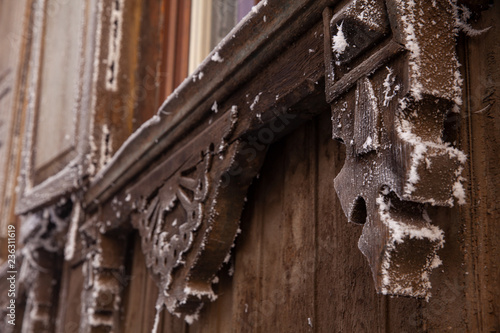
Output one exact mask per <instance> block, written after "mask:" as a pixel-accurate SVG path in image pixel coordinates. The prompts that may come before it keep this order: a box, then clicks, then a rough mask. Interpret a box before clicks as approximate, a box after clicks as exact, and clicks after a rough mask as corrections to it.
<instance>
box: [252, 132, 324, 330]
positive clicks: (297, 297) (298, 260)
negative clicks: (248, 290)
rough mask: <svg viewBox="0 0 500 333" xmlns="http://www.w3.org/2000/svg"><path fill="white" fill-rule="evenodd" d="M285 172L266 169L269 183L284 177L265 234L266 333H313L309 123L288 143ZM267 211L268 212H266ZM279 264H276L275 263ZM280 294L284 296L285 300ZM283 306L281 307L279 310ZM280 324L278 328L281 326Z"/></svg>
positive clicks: (313, 167)
mask: <svg viewBox="0 0 500 333" xmlns="http://www.w3.org/2000/svg"><path fill="white" fill-rule="evenodd" d="M281 154H283V155H284V161H283V164H282V168H273V169H268V170H266V172H269V173H270V177H276V173H277V172H281V173H283V175H284V178H283V181H284V182H283V185H282V188H281V189H280V188H279V187H275V188H269V189H267V191H266V192H265V193H261V194H260V195H259V196H258V198H259V200H264V198H266V197H268V195H269V193H271V191H280V192H282V193H283V194H282V202H281V210H277V211H275V214H272V213H269V211H270V210H269V209H266V210H265V211H264V212H263V214H264V229H263V231H262V233H263V234H262V239H263V241H262V254H263V256H262V259H261V265H262V268H261V269H262V280H263V281H264V283H263V284H262V297H261V304H260V305H259V309H260V311H261V313H262V314H263V315H265V317H264V318H263V325H262V331H264V332H266V331H270V330H272V329H275V328H276V327H277V325H278V327H279V329H280V330H282V331H287V332H292V331H300V332H309V331H313V328H314V317H315V312H314V302H315V299H314V296H315V295H314V280H315V270H316V267H315V227H316V226H315V221H316V217H315V199H316V198H315V194H316V193H315V172H316V165H315V161H316V156H315V154H316V146H315V126H314V123H307V124H306V125H304V126H302V127H301V128H299V129H298V130H296V131H295V132H294V133H293V134H292V135H290V136H289V137H287V138H286V139H285V145H284V149H283V150H282V152H281ZM266 208H267V207H266ZM274 256H275V257H276V258H273V257H274ZM280 291H282V292H283V293H282V294H281V293H280ZM280 303H281V304H280ZM277 323H278V324H277Z"/></svg>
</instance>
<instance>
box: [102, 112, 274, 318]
mask: <svg viewBox="0 0 500 333" xmlns="http://www.w3.org/2000/svg"><path fill="white" fill-rule="evenodd" d="M237 122H238V111H237V108H236V107H232V108H231V110H230V111H228V112H226V113H225V114H224V115H223V116H222V117H221V118H218V119H217V120H216V121H215V122H213V123H212V124H211V125H210V126H209V127H208V128H207V129H206V130H205V131H204V132H202V133H201V134H200V135H198V136H197V137H196V138H195V139H194V140H193V141H191V142H190V144H189V145H188V146H186V147H185V148H184V149H182V150H180V151H178V152H177V153H176V154H174V155H173V156H171V157H170V158H168V159H166V160H165V161H164V162H162V163H161V164H160V165H159V166H157V167H156V168H155V169H153V170H152V171H151V172H149V174H148V175H147V176H146V177H143V178H142V179H141V180H140V181H139V182H138V183H136V184H135V185H134V186H133V187H132V188H130V189H129V190H128V191H127V193H126V194H124V195H125V196H124V197H123V198H120V199H119V200H116V204H115V205H114V206H113V207H114V208H113V210H114V211H113V214H114V215H115V216H124V215H125V213H122V212H123V210H122V209H126V210H127V209H129V208H127V207H135V208H134V210H133V211H132V212H130V211H128V210H127V212H126V214H127V215H128V214H130V213H132V215H131V216H132V225H133V226H134V228H136V229H138V231H139V233H140V236H141V239H142V251H143V253H144V255H145V258H146V265H147V267H148V269H149V270H150V272H151V274H152V276H153V278H154V280H155V281H156V284H157V286H158V288H159V296H158V301H157V309H158V310H160V309H161V308H163V306H165V307H166V308H167V309H168V310H169V311H170V312H171V313H172V314H175V315H177V316H181V315H182V316H183V317H184V318H185V319H186V320H187V321H190V320H191V319H194V318H195V317H196V316H197V313H198V311H199V310H200V309H201V307H202V305H203V303H204V302H207V301H213V300H215V299H216V295H215V293H214V292H213V291H212V281H213V280H214V278H215V277H216V273H217V272H218V271H219V269H220V267H221V266H222V264H223V263H224V262H225V261H226V260H227V259H228V258H229V255H230V251H231V247H232V244H233V243H234V239H235V238H236V235H237V233H238V228H239V219H240V215H241V211H242V209H243V205H244V201H245V196H246V193H247V189H248V187H249V186H250V184H251V182H252V180H253V178H254V177H255V175H256V174H257V172H258V171H259V169H260V166H261V164H262V162H263V159H264V156H265V153H266V150H265V149H263V150H261V151H257V150H255V149H254V150H252V152H253V154H251V155H250V158H249V155H248V154H245V153H244V151H245V149H246V148H248V146H247V144H246V143H245V141H243V140H241V139H237V140H234V141H232V140H231V135H232V133H233V132H234V130H235V127H236V125H237ZM247 153H248V152H247ZM122 200H123V202H126V205H120V204H119V203H120V202H122ZM111 227H112V226H111V225H107V224H106V223H101V228H102V229H103V230H102V231H103V232H105V230H106V229H107V228H111Z"/></svg>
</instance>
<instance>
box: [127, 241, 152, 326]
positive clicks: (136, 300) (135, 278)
mask: <svg viewBox="0 0 500 333" xmlns="http://www.w3.org/2000/svg"><path fill="white" fill-rule="evenodd" d="M131 243H132V244H133V245H132V246H133V253H132V263H131V268H130V278H129V284H128V286H127V288H126V289H125V293H124V297H123V298H124V301H123V309H124V310H123V312H124V324H123V330H124V332H130V333H137V332H142V323H143V317H144V312H145V306H146V304H145V298H146V295H145V289H146V280H147V276H146V275H147V274H148V273H147V271H146V264H145V262H144V256H143V254H142V251H141V240H140V238H139V236H138V235H135V237H134V241H133V242H131Z"/></svg>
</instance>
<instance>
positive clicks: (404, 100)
mask: <svg viewBox="0 0 500 333" xmlns="http://www.w3.org/2000/svg"><path fill="white" fill-rule="evenodd" d="M385 5H387V6H386V7H385ZM367 8H370V10H369V12H370V15H368V16H366V15H365V14H364V13H366V12H367V10H368V9H367ZM386 8H387V9H386ZM386 10H387V12H386ZM454 15H455V12H454V5H453V3H452V2H450V1H447V0H446V1H445V0H443V1H435V2H434V4H433V5H432V6H431V5H429V4H428V3H426V2H422V1H402V0H388V1H386V2H385V4H384V3H383V2H381V1H380V2H378V1H371V2H370V4H368V2H363V1H353V2H351V3H350V4H349V5H347V6H346V7H345V8H343V9H341V10H340V11H338V12H337V13H336V14H335V15H333V13H332V12H331V11H330V12H328V11H325V13H324V16H323V17H324V19H325V21H326V22H329V24H328V25H325V41H327V42H328V43H330V48H331V51H330V52H331V54H330V56H328V55H327V56H325V65H326V66H325V67H326V70H327V74H328V73H329V68H330V69H331V68H334V70H335V71H336V72H335V76H333V75H326V77H327V82H326V84H325V86H326V90H327V91H326V93H327V96H334V97H332V98H331V99H330V100H329V101H331V107H332V130H333V138H335V139H340V140H342V142H344V143H345V144H346V146H347V148H346V160H345V164H344V167H343V169H342V170H341V172H340V173H339V174H338V176H337V178H336V179H335V189H336V191H337V194H338V196H339V199H340V202H341V205H342V208H343V210H344V212H345V213H346V215H347V217H348V219H349V221H350V222H355V223H359V224H363V233H362V236H361V238H360V241H359V248H360V249H361V251H362V252H363V254H364V255H365V256H366V258H367V259H368V262H369V263H370V266H371V268H372V271H373V277H374V280H375V285H376V288H377V290H378V291H379V292H381V293H384V294H392V295H404V296H415V297H423V298H428V297H429V296H430V295H431V293H430V288H431V285H430V282H429V275H430V273H431V271H432V269H434V268H436V267H437V266H439V264H440V263H441V260H440V259H439V257H438V255H437V251H438V250H439V249H440V248H441V247H443V244H444V234H443V232H442V231H441V230H440V229H439V228H437V227H436V226H433V225H432V222H431V221H430V218H429V216H428V215H427V212H426V207H427V206H428V205H439V206H453V205H454V204H457V203H458V204H464V203H465V202H466V197H465V190H464V187H463V182H464V180H465V179H464V178H463V177H462V171H463V169H464V165H465V162H466V159H467V157H466V156H465V154H464V153H463V152H462V151H460V150H459V149H457V148H455V147H453V146H452V145H451V144H450V143H449V142H445V141H444V139H443V137H444V135H443V131H444V120H445V118H446V116H447V114H448V113H450V112H454V111H456V110H457V109H458V107H459V106H460V105H461V99H460V96H461V84H462V80H461V77H460V73H459V70H458V68H459V64H458V62H457V57H456V52H455V36H456V27H455V18H454ZM376 22H378V23H376ZM388 22H390V27H389V26H388V25H387V24H388ZM389 28H390V29H391V30H392V38H393V41H392V43H394V45H404V49H402V50H401V51H398V52H399V53H398V52H396V53H394V52H392V51H391V52H385V51H384V49H383V48H378V49H377V48H376V47H375V45H376V44H377V42H379V41H380V38H381V36H383V35H384V34H386V33H387V30H388V29H389ZM370 29H372V30H373V31H372V30H370ZM377 29H379V30H377ZM384 29H385V30H384ZM365 31H372V32H373V33H365ZM375 32H377V33H375ZM332 36H333V37H332ZM340 36H344V37H343V38H345V40H346V42H345V44H342V45H345V46H346V48H345V50H342V52H339V48H338V47H336V46H335V43H336V41H337V40H339V39H340ZM386 43H387V42H386ZM389 45H391V44H390V42H389ZM360 49H362V50H363V51H364V52H360V51H359V50H360ZM384 52H385V53H384ZM370 54H371V55H370ZM357 57H362V58H363V59H366V60H364V61H359V60H357V59H356V58H357ZM355 61H356V62H355ZM334 63H336V64H335V65H333V64H334ZM360 63H361V64H360ZM356 64H360V65H358V67H356ZM329 66H330V67H329ZM351 66H352V68H350V67H351ZM330 91H336V92H335V94H331V93H330Z"/></svg>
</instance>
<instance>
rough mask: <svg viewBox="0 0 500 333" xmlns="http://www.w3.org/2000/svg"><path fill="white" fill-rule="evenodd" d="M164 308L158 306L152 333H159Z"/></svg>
mask: <svg viewBox="0 0 500 333" xmlns="http://www.w3.org/2000/svg"><path fill="white" fill-rule="evenodd" d="M162 308H163V306H158V305H157V306H156V314H155V322H154V324H153V329H152V330H151V333H157V332H158V325H159V323H160V313H161V310H162Z"/></svg>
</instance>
